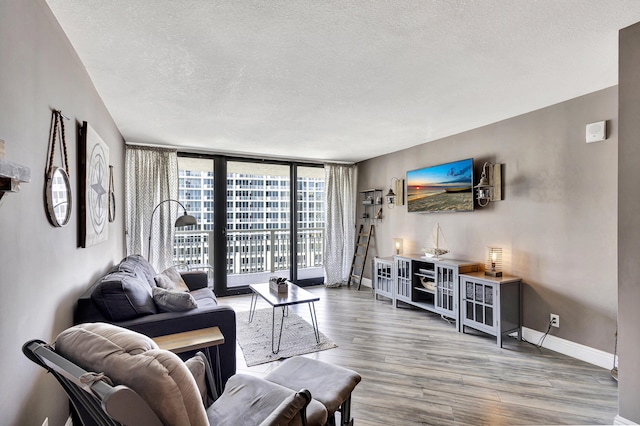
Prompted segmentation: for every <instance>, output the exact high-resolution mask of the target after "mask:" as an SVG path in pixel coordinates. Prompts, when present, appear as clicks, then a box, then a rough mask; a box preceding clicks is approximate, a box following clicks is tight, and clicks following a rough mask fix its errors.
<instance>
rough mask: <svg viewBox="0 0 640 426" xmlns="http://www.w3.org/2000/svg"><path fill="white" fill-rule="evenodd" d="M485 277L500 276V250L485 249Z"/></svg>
mask: <svg viewBox="0 0 640 426" xmlns="http://www.w3.org/2000/svg"><path fill="white" fill-rule="evenodd" d="M484 273H485V275H490V276H492V277H501V276H502V248H499V247H487V257H486V259H485V264H484Z"/></svg>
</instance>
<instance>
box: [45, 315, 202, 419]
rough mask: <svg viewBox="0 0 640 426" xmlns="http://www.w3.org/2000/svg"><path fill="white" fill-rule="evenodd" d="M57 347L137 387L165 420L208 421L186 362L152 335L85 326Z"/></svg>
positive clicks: (70, 332)
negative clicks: (155, 341) (154, 339)
mask: <svg viewBox="0 0 640 426" xmlns="http://www.w3.org/2000/svg"><path fill="white" fill-rule="evenodd" d="M55 349H56V351H58V352H59V353H60V354H62V355H63V356H65V357H67V358H68V359H70V360H71V361H73V362H74V363H76V364H78V365H79V366H81V367H82V368H84V369H85V370H88V371H93V372H102V373H105V374H106V375H107V376H108V377H109V378H110V379H111V380H112V381H113V382H114V384H121V385H125V386H128V387H130V388H131V389H133V390H134V391H135V392H137V393H138V394H139V395H140V396H141V397H142V399H144V400H145V401H146V402H147V404H148V405H149V407H151V409H152V410H153V411H154V412H155V413H156V415H157V416H158V417H159V418H160V420H161V421H162V423H163V424H167V425H169V424H171V425H188V424H190V425H208V421H207V415H206V411H205V408H204V406H203V405H202V399H201V396H200V393H199V391H198V386H197V384H196V381H195V379H194V378H193V376H192V375H191V373H190V372H189V369H188V368H187V366H186V365H185V364H184V362H182V360H181V359H180V358H178V356H177V355H176V354H174V353H172V352H169V351H165V350H161V349H158V347H157V345H156V344H155V343H154V342H153V340H151V339H150V338H148V337H147V336H144V335H142V334H139V333H136V332H134V331H131V330H126V329H124V328H121V327H118V326H115V325H111V324H105V323H88V324H80V325H77V326H74V327H71V328H69V329H67V330H65V331H63V332H62V333H60V335H58V337H57V338H56V342H55Z"/></svg>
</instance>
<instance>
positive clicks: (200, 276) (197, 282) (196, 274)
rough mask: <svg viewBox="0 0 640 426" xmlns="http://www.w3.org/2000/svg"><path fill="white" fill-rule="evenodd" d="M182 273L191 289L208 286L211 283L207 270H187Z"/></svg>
mask: <svg viewBox="0 0 640 426" xmlns="http://www.w3.org/2000/svg"><path fill="white" fill-rule="evenodd" d="M180 275H181V276H182V279H183V280H184V282H185V284H186V285H187V287H189V291H193V290H199V289H201V288H207V286H208V285H209V280H208V277H207V271H186V272H180Z"/></svg>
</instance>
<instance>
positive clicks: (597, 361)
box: [522, 327, 634, 424]
mask: <svg viewBox="0 0 640 426" xmlns="http://www.w3.org/2000/svg"><path fill="white" fill-rule="evenodd" d="M543 335H544V333H541V332H539V331H537V330H533V329H531V328H527V327H522V337H524V338H525V340H527V341H528V342H531V343H537V342H539V341H540V339H541V338H542V336H543ZM542 347H543V348H547V349H550V350H552V351H555V352H559V353H561V354H564V355H567V356H570V357H572V358H576V359H579V360H582V361H585V362H588V363H589V364H593V365H597V366H598V367H602V368H606V369H607V370H610V369H611V368H613V360H614V356H613V354H610V353H608V352H605V351H601V350H599V349H594V348H591V347H589V346H585V345H581V344H579V343H575V342H572V341H570V340H565V339H561V338H559V337H556V336H552V335H547V337H545V339H544V342H543V343H542ZM622 424H627V423H622ZM629 424H634V423H629Z"/></svg>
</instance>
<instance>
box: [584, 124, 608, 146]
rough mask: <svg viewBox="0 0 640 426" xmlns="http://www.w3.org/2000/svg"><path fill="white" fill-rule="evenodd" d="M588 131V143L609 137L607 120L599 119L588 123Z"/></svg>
mask: <svg viewBox="0 0 640 426" xmlns="http://www.w3.org/2000/svg"><path fill="white" fill-rule="evenodd" d="M586 132H587V133H586V139H587V143H592V142H600V141H603V140H605V139H606V138H607V122H606V121H597V122H595V123H591V124H587V130H586Z"/></svg>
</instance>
